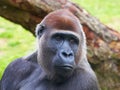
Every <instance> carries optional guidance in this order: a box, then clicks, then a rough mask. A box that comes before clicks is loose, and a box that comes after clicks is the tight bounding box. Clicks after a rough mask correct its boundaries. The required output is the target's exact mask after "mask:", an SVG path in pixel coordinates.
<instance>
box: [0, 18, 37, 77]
mask: <svg viewBox="0 0 120 90" xmlns="http://www.w3.org/2000/svg"><path fill="white" fill-rule="evenodd" d="M34 44H35V38H34V37H33V35H32V34H31V33H30V32H28V31H26V30H24V29H23V28H22V27H21V26H19V25H17V24H14V23H11V22H9V21H7V20H5V19H3V18H1V17H0V77H1V76H2V73H3V71H4V69H5V68H6V66H7V65H8V64H9V63H10V62H11V61H12V60H14V59H15V58H18V57H21V56H24V55H26V54H27V53H29V52H30V51H32V50H33V48H34V47H35V45H34Z"/></svg>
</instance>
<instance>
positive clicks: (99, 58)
mask: <svg viewBox="0 0 120 90" xmlns="http://www.w3.org/2000/svg"><path fill="white" fill-rule="evenodd" d="M60 8H68V9H69V10H71V12H72V13H73V14H74V15H75V16H77V17H78V18H79V20H80V22H81V24H82V25H83V29H84V31H85V33H86V37H87V46H88V60H89V62H90V64H91V65H92V67H93V69H94V70H95V71H96V74H97V76H98V79H99V82H100V85H101V88H102V89H104V90H119V89H120V33H118V32H117V31H114V30H113V29H111V28H109V27H107V26H105V25H104V24H102V23H101V22H100V21H99V20H97V19H96V18H95V17H93V16H91V15H90V14H89V13H88V12H87V11H86V10H84V9H83V8H81V7H79V6H77V5H76V4H74V3H72V2H70V1H67V0H2V1H1V2H0V16H2V17H4V18H7V19H8V20H11V21H13V22H15V23H18V24H20V25H22V26H23V27H24V28H26V29H28V30H29V31H30V32H31V33H33V34H34V30H35V26H36V24H37V23H39V22H40V21H41V20H42V19H43V18H44V17H45V16H46V15H47V14H48V13H50V12H51V11H54V10H57V9H60Z"/></svg>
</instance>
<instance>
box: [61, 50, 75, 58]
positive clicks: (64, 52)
mask: <svg viewBox="0 0 120 90" xmlns="http://www.w3.org/2000/svg"><path fill="white" fill-rule="evenodd" d="M60 57H61V58H62V59H72V58H73V57H74V55H73V52H72V51H71V50H61V52H60Z"/></svg>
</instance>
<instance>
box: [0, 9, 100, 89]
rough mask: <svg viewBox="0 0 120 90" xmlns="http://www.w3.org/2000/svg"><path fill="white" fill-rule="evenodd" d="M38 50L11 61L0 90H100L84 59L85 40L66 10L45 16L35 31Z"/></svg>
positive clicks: (79, 27)
mask: <svg viewBox="0 0 120 90" xmlns="http://www.w3.org/2000/svg"><path fill="white" fill-rule="evenodd" d="M36 36H37V43H38V44H37V47H38V48H37V50H36V51H35V52H33V53H32V54H31V55H29V56H26V57H21V58H19V59H16V60H15V61H13V62H12V63H11V64H10V65H9V66H8V67H7V68H6V70H5V72H4V74H3V76H2V79H1V90H100V88H99V85H98V81H97V78H96V75H95V73H94V71H93V70H92V68H91V67H90V65H89V63H88V61H87V57H86V38H85V35H84V32H83V29H82V26H81V24H80V22H79V20H78V18H77V17H76V16H75V15H73V13H72V12H70V11H69V10H67V9H60V10H56V11H54V12H51V13H50V14H48V15H47V16H46V17H45V18H44V19H43V20H42V22H41V23H40V24H38V25H37V27H36Z"/></svg>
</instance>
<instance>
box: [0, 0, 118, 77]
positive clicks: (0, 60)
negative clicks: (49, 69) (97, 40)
mask: <svg viewBox="0 0 120 90" xmlns="http://www.w3.org/2000/svg"><path fill="white" fill-rule="evenodd" d="M72 1H73V2H76V3H78V4H79V5H80V6H81V7H83V8H85V9H86V10H87V11H88V12H90V13H91V14H92V15H93V16H95V17H96V18H98V19H99V20H100V21H101V22H102V23H104V24H106V25H108V26H109V27H111V28H113V29H115V30H118V31H120V1H119V0H72ZM35 48H36V40H35V38H34V37H33V35H32V34H31V33H30V32H28V31H27V30H25V29H24V28H22V27H21V26H20V25H17V24H14V23H12V22H10V21H8V20H6V19H3V18H2V17H0V78H1V76H2V74H3V72H4V69H5V68H6V66H7V65H8V64H9V63H10V62H11V61H12V60H14V59H16V58H19V57H21V56H25V55H27V54H29V53H30V52H32V51H34V50H35Z"/></svg>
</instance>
